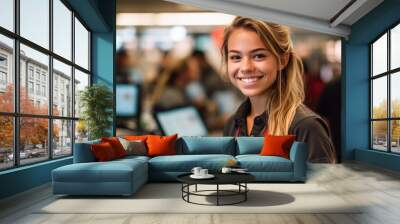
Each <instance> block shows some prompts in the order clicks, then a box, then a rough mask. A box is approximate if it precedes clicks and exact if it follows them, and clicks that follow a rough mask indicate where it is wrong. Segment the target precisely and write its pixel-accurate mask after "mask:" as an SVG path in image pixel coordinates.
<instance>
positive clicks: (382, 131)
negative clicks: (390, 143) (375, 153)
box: [372, 121, 387, 151]
mask: <svg viewBox="0 0 400 224" xmlns="http://www.w3.org/2000/svg"><path fill="white" fill-rule="evenodd" d="M372 140H373V142H372V148H373V149H377V150H381V151H387V121H373V122H372Z"/></svg>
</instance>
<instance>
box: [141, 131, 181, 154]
mask: <svg viewBox="0 0 400 224" xmlns="http://www.w3.org/2000/svg"><path fill="white" fill-rule="evenodd" d="M177 138H178V135H177V134H174V135H170V136H159V135H149V136H148V137H147V140H146V142H147V148H148V149H149V150H148V152H147V155H148V156H163V155H175V154H176V139H177Z"/></svg>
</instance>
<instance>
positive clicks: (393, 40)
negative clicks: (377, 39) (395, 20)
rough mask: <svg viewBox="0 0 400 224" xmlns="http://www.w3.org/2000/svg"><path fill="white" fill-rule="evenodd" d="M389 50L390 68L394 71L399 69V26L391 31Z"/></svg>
mask: <svg viewBox="0 0 400 224" xmlns="http://www.w3.org/2000/svg"><path fill="white" fill-rule="evenodd" d="M390 48H391V49H390V50H391V52H390V60H391V62H390V64H391V66H390V67H391V69H395V68H398V67H400V24H399V25H397V26H396V27H395V28H393V29H392V31H391V37H390Z"/></svg>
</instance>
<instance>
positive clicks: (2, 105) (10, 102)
mask: <svg viewBox="0 0 400 224" xmlns="http://www.w3.org/2000/svg"><path fill="white" fill-rule="evenodd" d="M13 49H14V43H13V40H12V39H10V38H7V37H5V36H3V35H0V111H2V112H13V111H14V72H13V67H14V66H13V64H14V63H13V61H14V54H13Z"/></svg>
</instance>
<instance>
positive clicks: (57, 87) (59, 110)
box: [53, 59, 72, 117]
mask: <svg viewBox="0 0 400 224" xmlns="http://www.w3.org/2000/svg"><path fill="white" fill-rule="evenodd" d="M71 72H72V70H71V66H69V65H66V64H64V63H62V62H60V61H58V60H55V59H54V60H53V115H56V116H62V117H72V85H71V84H72V75H71Z"/></svg>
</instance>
